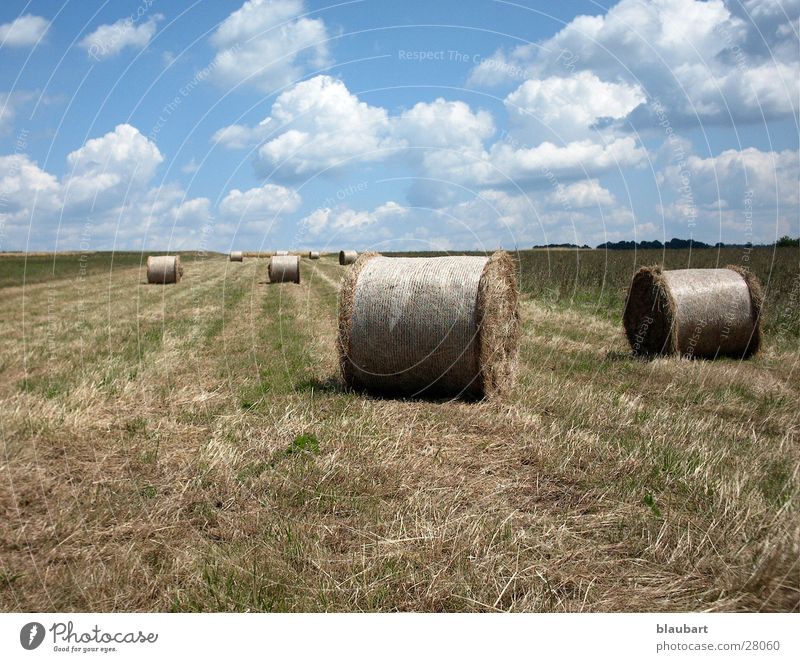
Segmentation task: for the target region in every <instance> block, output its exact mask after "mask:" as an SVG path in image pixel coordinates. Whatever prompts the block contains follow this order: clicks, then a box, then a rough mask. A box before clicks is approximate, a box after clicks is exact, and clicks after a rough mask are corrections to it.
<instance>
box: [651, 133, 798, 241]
mask: <svg viewBox="0 0 800 662" xmlns="http://www.w3.org/2000/svg"><path fill="white" fill-rule="evenodd" d="M658 181H659V184H660V185H661V187H662V193H663V195H664V197H665V199H666V200H667V204H666V205H665V208H664V209H663V213H664V215H665V217H666V218H667V220H669V221H670V222H672V223H674V224H675V226H676V227H677V228H678V230H679V231H680V230H683V233H684V235H686V233H687V231H688V230H690V229H694V228H696V230H695V233H696V234H695V236H699V238H706V239H707V240H713V239H715V237H716V236H719V234H720V233H721V234H722V241H725V242H733V241H740V242H745V241H753V242H755V243H758V242H769V241H772V240H774V238H775V237H776V236H777V235H781V234H792V235H794V234H796V233H797V219H798V217H800V199H798V198H799V197H800V191H799V190H798V185H797V182H798V181H800V153H798V152H797V151H796V150H784V151H780V152H764V151H761V150H758V149H756V148H753V147H750V148H747V149H743V150H741V151H738V150H733V149H731V150H726V151H724V152H722V153H721V154H719V155H718V156H715V157H710V158H701V157H698V156H689V157H688V158H687V159H686V162H685V164H683V165H682V166H678V165H670V166H667V167H666V168H664V170H663V171H662V172H661V173H660V174H659V180H658Z"/></svg>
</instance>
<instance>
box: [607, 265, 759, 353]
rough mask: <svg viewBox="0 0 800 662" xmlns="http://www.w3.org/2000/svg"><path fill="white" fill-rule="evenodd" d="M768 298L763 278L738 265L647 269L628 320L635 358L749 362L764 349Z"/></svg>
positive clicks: (637, 278) (637, 280)
mask: <svg viewBox="0 0 800 662" xmlns="http://www.w3.org/2000/svg"><path fill="white" fill-rule="evenodd" d="M762 300H763V297H762V293H761V285H760V284H759V282H758V279H757V278H756V277H755V276H754V275H752V274H751V273H750V272H749V271H747V270H745V269H739V268H738V267H726V268H725V269H676V270H674V271H664V270H662V269H661V267H658V266H656V267H642V268H641V269H639V271H638V272H637V273H636V274H635V275H634V276H633V280H632V281H631V285H630V289H629V290H628V297H627V300H626V302H625V312H624V314H623V318H622V321H623V324H624V326H625V333H626V335H627V336H628V342H630V345H631V349H633V352H634V353H635V354H641V355H658V354H663V355H677V354H680V355H683V356H685V357H687V358H691V357H695V356H698V357H707V358H713V357H715V356H718V355H727V356H738V357H742V358H746V357H748V356H750V355H752V354H755V353H756V352H757V351H758V349H759V346H760V345H761V303H762Z"/></svg>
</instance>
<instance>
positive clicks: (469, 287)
mask: <svg viewBox="0 0 800 662" xmlns="http://www.w3.org/2000/svg"><path fill="white" fill-rule="evenodd" d="M517 299H518V290H517V278H516V271H515V269H514V263H513V262H512V261H511V258H510V257H509V256H508V254H507V253H504V252H498V253H495V254H494V255H492V257H491V258H486V257H465V256H461V257H435V258H424V257H423V258H388V257H383V256H381V255H377V254H375V253H364V254H362V255H361V256H360V257H359V258H358V260H357V261H356V262H355V264H354V265H353V267H352V268H351V269H349V270H348V273H347V274H346V275H345V277H344V280H343V281H342V287H341V290H340V293H339V336H338V351H339V362H340V366H341V371H342V376H343V378H344V381H345V382H346V383H347V384H348V385H349V386H351V387H354V388H364V389H368V390H372V391H376V392H380V393H387V394H397V395H412V396H414V395H420V394H425V395H449V396H452V395H455V396H459V395H465V396H498V395H502V394H504V393H506V392H507V391H509V390H510V389H511V387H512V386H513V383H514V378H515V373H516V370H515V367H516V358H517V349H518V346H519V334H520V328H519V327H520V323H519V312H518V307H517Z"/></svg>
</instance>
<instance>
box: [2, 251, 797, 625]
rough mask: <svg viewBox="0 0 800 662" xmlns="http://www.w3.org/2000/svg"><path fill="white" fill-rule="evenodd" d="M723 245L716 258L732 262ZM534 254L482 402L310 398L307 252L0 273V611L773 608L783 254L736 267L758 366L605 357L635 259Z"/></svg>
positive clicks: (780, 602) (783, 361)
mask: <svg viewBox="0 0 800 662" xmlns="http://www.w3.org/2000/svg"><path fill="white" fill-rule="evenodd" d="M731 250H733V249H731ZM664 257H666V261H667V266H668V267H677V266H713V265H715V264H717V263H719V264H720V265H724V264H729V263H733V264H742V260H741V254H731V255H726V254H725V252H724V251H723V254H722V255H721V256H720V255H719V254H718V253H717V252H716V251H707V252H694V253H693V254H692V255H691V262H689V261H688V258H689V256H688V254H683V253H682V252H681V251H668V252H667V253H666V254H662V253H660V252H657V253H642V252H639V253H636V254H634V253H632V252H618V253H604V252H597V251H592V252H580V253H573V252H569V251H558V252H555V251H554V252H549V253H548V252H546V251H531V252H525V253H523V254H521V256H520V278H521V283H522V286H523V290H524V295H523V299H522V304H521V305H522V316H523V320H524V330H523V338H522V348H521V356H520V362H521V368H520V382H519V385H518V388H517V389H516V391H515V392H514V395H513V396H512V397H511V398H510V399H509V400H508V401H505V402H480V403H464V402H441V401H430V400H421V401H409V400H391V399H378V398H371V397H368V396H364V395H358V394H353V393H349V392H345V391H344V390H343V389H342V388H341V386H340V383H339V380H338V374H337V364H336V355H335V349H334V339H335V333H336V293H337V284H338V280H339V278H340V277H341V274H342V273H343V268H341V267H339V266H338V264H336V263H335V260H334V258H333V257H330V258H323V259H322V260H319V261H315V262H311V261H309V260H303V261H302V270H303V283H302V284H301V285H299V286H296V285H267V284H266V283H265V281H266V261H265V260H257V259H247V260H245V262H244V263H241V264H239V263H229V262H227V261H226V260H225V259H223V258H222V257H219V256H216V257H214V256H212V257H209V258H208V259H204V260H200V259H196V258H194V257H192V256H190V255H185V256H184V258H183V260H184V268H185V276H184V281H183V282H182V283H180V284H179V285H177V286H148V285H146V284H145V283H144V280H145V278H144V270H143V269H142V268H141V267H140V263H141V261H142V260H141V256H140V255H139V254H116V255H115V256H114V258H113V259H114V263H113V268H111V256H110V255H106V256H100V255H94V254H93V255H91V256H89V258H88V260H85V261H88V264H90V265H91V266H90V267H86V268H81V265H80V261H79V259H80V256H77V255H75V256H59V258H58V259H56V260H55V261H54V260H53V258H52V256H50V257H46V256H45V257H42V258H35V259H33V258H29V259H28V262H27V266H25V267H24V269H26V272H25V273H26V277H25V280H24V282H25V285H24V286H23V285H22V282H23V280H22V274H21V273H20V269H21V268H23V266H22V265H25V262H23V261H20V259H19V258H16V257H13V258H12V257H2V258H0V305H2V309H3V311H4V315H3V317H2V320H0V343H2V350H1V351H0V375H1V376H2V380H0V411H2V416H0V435H2V456H0V512H2V516H0V609H2V610H3V611H38V610H48V611H50V610H53V611H131V610H155V611H161V610H178V611H188V610H202V611H218V610H239V611H241V610H289V611H318V610H369V611H373V610H381V611H387V610H425V611H494V610H512V611H521V610H530V611H652V610H656V611H661V610H663V611H692V610H715V611H719V610H722V611H760V610H763V611H790V610H797V609H798V608H800V565H799V564H798V558H800V519H799V518H798V505H800V503H799V499H798V466H799V464H800V463H799V461H798V460H800V449H799V448H798V436H799V433H800V418H799V416H798V408H797V403H798V401H799V400H800V375H799V374H798V370H799V369H800V365H799V363H800V347H798V344H799V343H800V339H799V338H800V333H798V316H799V315H800V313H799V312H798V307H799V306H800V267H799V266H798V251H797V249H782V250H781V251H779V252H777V253H776V254H775V255H774V256H773V255H772V252H771V251H768V250H767V249H761V250H758V251H754V253H753V254H752V255H750V256H749V263H750V266H751V267H752V268H753V269H754V271H756V273H757V274H758V275H759V276H760V277H761V278H762V280H763V281H764V283H765V285H767V300H766V305H765V327H766V336H765V343H764V348H763V351H762V352H761V353H760V354H759V355H758V356H757V357H755V358H754V359H752V360H749V361H746V362H741V361H736V360H731V359H723V360H719V361H715V362H710V361H688V360H674V359H658V360H654V361H642V360H635V359H633V358H631V356H630V353H629V351H628V347H627V345H626V342H625V339H624V334H623V332H622V328H621V323H620V318H621V313H622V311H621V302H622V301H623V300H624V288H625V286H626V285H627V282H628V281H629V279H630V276H631V274H632V273H633V270H634V268H635V266H636V264H653V263H655V262H660V261H662V260H663V259H664Z"/></svg>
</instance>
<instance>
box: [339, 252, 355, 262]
mask: <svg viewBox="0 0 800 662" xmlns="http://www.w3.org/2000/svg"><path fill="white" fill-rule="evenodd" d="M357 259H358V253H357V252H356V251H339V264H342V265H345V264H353V262H355V261H356V260H357Z"/></svg>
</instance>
